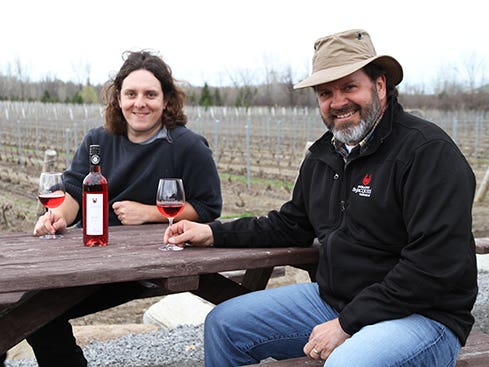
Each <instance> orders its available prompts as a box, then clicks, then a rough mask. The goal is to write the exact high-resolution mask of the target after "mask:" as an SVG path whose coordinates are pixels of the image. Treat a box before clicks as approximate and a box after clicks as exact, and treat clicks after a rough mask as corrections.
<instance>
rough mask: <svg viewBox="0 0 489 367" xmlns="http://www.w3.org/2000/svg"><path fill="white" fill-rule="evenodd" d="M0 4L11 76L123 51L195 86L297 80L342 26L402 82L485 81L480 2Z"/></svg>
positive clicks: (93, 73) (34, 76) (93, 0)
mask: <svg viewBox="0 0 489 367" xmlns="http://www.w3.org/2000/svg"><path fill="white" fill-rule="evenodd" d="M454 4H459V6H455V5H454ZM0 9H1V19H0V35H1V38H0V39H1V46H0V71H2V72H3V73H8V72H9V71H10V72H11V73H15V69H14V70H12V68H13V66H14V65H15V64H16V63H17V61H20V64H21V65H22V69H23V72H24V73H25V74H28V75H29V77H30V79H31V80H38V79H39V78H43V77H45V76H50V77H56V78H60V79H62V80H65V81H67V80H72V81H77V82H78V81H80V82H85V80H84V79H85V78H86V76H87V74H89V76H90V79H91V81H92V83H94V84H98V83H103V82H105V81H106V80H107V79H108V78H109V76H110V75H112V74H113V73H115V72H116V71H117V70H118V69H119V67H120V66H121V65H122V59H121V55H122V52H123V51H125V50H139V49H151V50H156V51H158V52H159V53H160V54H161V55H162V56H163V58H164V59H165V60H166V61H167V62H168V64H169V65H170V66H171V68H172V69H173V73H174V76H175V77H176V78H177V79H180V80H185V81H188V82H190V83H192V84H194V85H202V84H203V83H204V82H208V83H209V84H211V85H226V84H229V82H230V76H232V77H236V76H237V75H254V76H255V77H256V78H257V79H260V78H261V79H262V80H263V75H264V73H265V70H266V69H269V70H270V69H273V70H276V71H279V72H280V71H283V70H285V68H287V67H291V69H292V71H293V75H294V77H295V78H297V79H300V78H302V77H303V76H305V75H307V74H308V73H309V72H310V68H311V57H312V53H313V44H314V41H315V40H316V39H317V38H319V37H322V36H325V35H328V34H331V33H336V32H339V31H343V30H346V29H350V28H363V29H365V30H367V31H368V32H369V33H370V35H371V37H372V39H373V42H374V45H375V47H376V49H377V53H378V54H388V55H391V56H393V57H395V58H396V59H397V60H398V61H399V62H400V63H401V65H402V66H403V68H404V73H405V78H404V82H403V84H408V85H417V84H422V85H428V84H430V83H432V82H433V81H434V80H435V79H436V78H440V76H444V75H445V76H447V75H448V76H450V75H449V74H450V73H452V72H453V71H454V70H455V68H458V69H459V70H460V69H464V68H465V69H466V67H467V65H470V66H471V67H476V68H477V69H478V70H477V71H476V73H477V75H479V76H481V77H483V78H489V70H488V69H489V42H488V34H489V32H488V31H487V24H488V23H489V15H488V14H487V12H486V11H485V10H483V2H482V0H481V1H476V0H464V1H456V2H455V1H450V0H446V1H444V2H439V1H430V0H410V1H395V0H380V1H375V0H370V1H368V0H362V1H359V0H350V1H338V0H337V1H332V0H293V1H289V0H246V1H233V0H227V1H226V0H171V1H167V0H131V1H127V0H84V1H70V0H42V1H40V0H5V1H3V2H2V5H1V7H0ZM481 64H482V66H483V70H482V71H481V70H480V69H481V66H480V65H481ZM87 66H88V69H89V73H88V72H87ZM9 68H10V69H9ZM484 70H486V71H484ZM295 81H299V80H295Z"/></svg>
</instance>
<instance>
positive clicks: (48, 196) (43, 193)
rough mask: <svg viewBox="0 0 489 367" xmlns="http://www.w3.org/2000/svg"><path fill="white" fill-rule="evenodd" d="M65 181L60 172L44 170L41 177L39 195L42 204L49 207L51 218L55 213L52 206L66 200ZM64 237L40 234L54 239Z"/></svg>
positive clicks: (44, 237)
mask: <svg viewBox="0 0 489 367" xmlns="http://www.w3.org/2000/svg"><path fill="white" fill-rule="evenodd" d="M65 192H66V190H65V183H64V180H63V174H62V173H59V172H43V173H41V177H40V178H39V193H38V195H37V197H38V198H39V201H40V202H41V204H42V205H43V206H44V207H45V208H46V209H48V211H49V217H50V218H51V217H52V215H53V213H52V211H51V209H52V208H56V207H58V206H60V205H61V203H62V202H63V201H64V200H65ZM61 237H63V236H62V235H60V234H51V233H48V234H45V235H43V236H40V238H42V239H46V240H54V239H58V238H61Z"/></svg>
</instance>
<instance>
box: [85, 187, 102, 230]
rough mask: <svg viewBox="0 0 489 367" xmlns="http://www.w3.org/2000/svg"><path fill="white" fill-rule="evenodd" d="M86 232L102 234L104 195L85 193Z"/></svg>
mask: <svg viewBox="0 0 489 367" xmlns="http://www.w3.org/2000/svg"><path fill="white" fill-rule="evenodd" d="M86 195H87V196H86V198H87V199H86V208H85V209H86V214H87V215H86V218H85V219H86V223H84V225H85V226H86V234H87V235H90V236H97V235H103V234H104V195H103V194H88V193H87V194H86Z"/></svg>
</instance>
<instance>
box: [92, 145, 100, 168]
mask: <svg viewBox="0 0 489 367" xmlns="http://www.w3.org/2000/svg"><path fill="white" fill-rule="evenodd" d="M90 163H91V164H93V165H97V164H100V145H90Z"/></svg>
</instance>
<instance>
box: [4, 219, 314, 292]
mask: <svg viewBox="0 0 489 367" xmlns="http://www.w3.org/2000/svg"><path fill="white" fill-rule="evenodd" d="M163 232H164V226H163V225H141V226H121V227H111V229H110V232H109V245H108V246H106V247H91V248H90V247H85V246H83V241H82V232H81V230H80V229H69V230H68V231H67V232H66V233H65V234H64V238H63V239H60V240H42V239H39V238H37V237H34V236H32V235H31V234H27V233H16V234H2V235H0V243H2V252H1V253H0V269H2V272H1V274H0V293H1V292H4V293H8V292H22V291H29V290H39V289H52V288H64V287H73V286H80V285H91V284H104V283H113V282H122V281H131V280H144V279H154V278H170V277H185V276H191V275H200V274H210V273H216V272H223V271H231V270H241V269H256V268H264V267H273V266H276V265H295V264H308V263H315V262H317V258H318V248H317V247H314V246H313V247H309V248H295V247H286V248H273V249H271V248H254V249H250V248H244V249H223V248H198V247H187V248H185V249H184V250H183V251H178V252H170V251H169V252H162V251H160V250H158V246H159V245H160V244H161V241H162V237H163ZM272 253H273V256H272Z"/></svg>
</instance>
